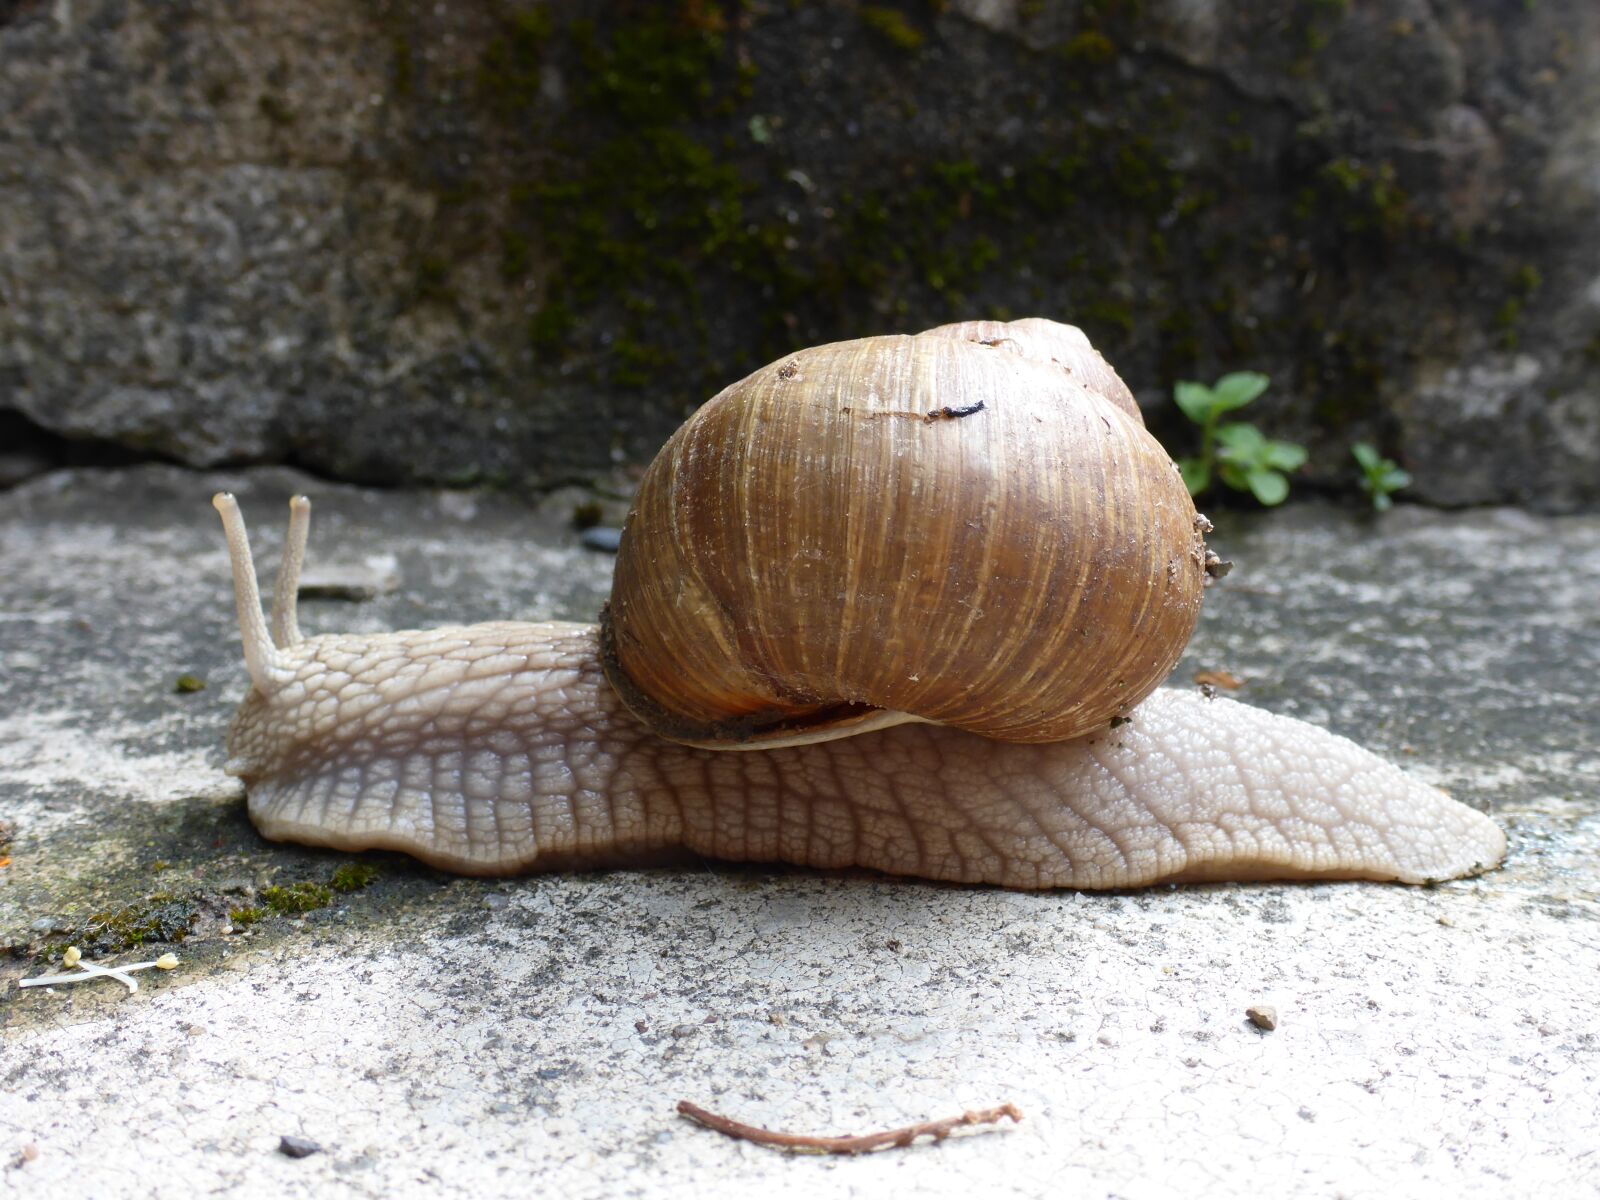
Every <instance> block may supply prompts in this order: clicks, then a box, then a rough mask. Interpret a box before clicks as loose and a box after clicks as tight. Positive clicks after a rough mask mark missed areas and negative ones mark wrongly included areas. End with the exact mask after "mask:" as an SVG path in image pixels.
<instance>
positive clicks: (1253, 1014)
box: [1244, 1004, 1278, 1032]
mask: <svg viewBox="0 0 1600 1200" xmlns="http://www.w3.org/2000/svg"><path fill="white" fill-rule="evenodd" d="M1244 1015H1245V1016H1247V1017H1249V1018H1250V1024H1252V1025H1254V1026H1255V1027H1256V1028H1257V1029H1265V1030H1267V1031H1268V1032H1271V1031H1272V1030H1274V1029H1276V1028H1277V1027H1278V1010H1277V1009H1275V1008H1273V1007H1272V1006H1271V1005H1270V1004H1252V1005H1251V1006H1250V1007H1249V1008H1247V1009H1245V1010H1244Z"/></svg>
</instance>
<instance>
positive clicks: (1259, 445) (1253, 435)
mask: <svg viewBox="0 0 1600 1200" xmlns="http://www.w3.org/2000/svg"><path fill="white" fill-rule="evenodd" d="M1217 444H1218V445H1219V446H1221V447H1222V456H1223V457H1224V458H1226V459H1228V460H1229V461H1231V462H1236V463H1238V464H1239V465H1240V466H1254V465H1264V464H1263V463H1262V455H1263V454H1265V453H1266V449H1267V439H1266V438H1265V437H1263V436H1262V434H1261V431H1260V430H1259V429H1257V428H1256V427H1255V426H1254V425H1251V424H1250V423H1249V422H1247V421H1235V422H1232V423H1231V424H1228V425H1224V426H1222V427H1221V428H1220V429H1218V430H1217Z"/></svg>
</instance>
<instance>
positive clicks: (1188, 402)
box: [1172, 379, 1216, 425]
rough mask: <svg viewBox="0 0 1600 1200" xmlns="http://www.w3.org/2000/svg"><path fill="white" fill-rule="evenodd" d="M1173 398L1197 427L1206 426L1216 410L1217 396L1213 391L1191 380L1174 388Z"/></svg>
mask: <svg viewBox="0 0 1600 1200" xmlns="http://www.w3.org/2000/svg"><path fill="white" fill-rule="evenodd" d="M1172 398H1173V399H1174V400H1176V401H1177V402H1178V407H1179V408H1181V409H1182V410H1183V415H1184V416H1186V417H1188V418H1189V420H1191V421H1193V422H1194V423H1195V424H1196V425H1204V424H1205V423H1206V421H1208V420H1209V419H1210V417H1211V413H1212V410H1213V409H1215V408H1216V396H1215V394H1214V393H1213V392H1212V391H1211V389H1210V388H1208V387H1207V386H1206V385H1205V384H1203V383H1195V382H1194V381H1193V380H1189V379H1184V380H1180V381H1179V382H1178V383H1177V384H1175V385H1174V386H1173V389H1172Z"/></svg>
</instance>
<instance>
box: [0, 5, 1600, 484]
mask: <svg viewBox="0 0 1600 1200" xmlns="http://www.w3.org/2000/svg"><path fill="white" fill-rule="evenodd" d="M596 13H603V14H604V16H605V19H604V20H603V21H596V20H595V19H594V15H595V14H596ZM0 111H3V112H4V113H6V114H7V116H6V119H5V120H4V121H3V122H0V431H11V436H12V437H13V438H14V439H16V438H22V437H27V438H31V439H32V440H33V442H34V443H35V444H36V445H37V446H39V447H43V449H42V450H41V451H40V454H39V457H41V458H42V459H44V460H49V459H50V458H51V457H52V456H54V457H60V456H62V455H64V454H68V453H70V452H71V451H72V447H73V446H75V445H78V444H80V443H83V442H85V441H87V442H89V443H92V444H98V445H101V446H114V447H117V448H119V452H120V453H122V454H133V455H137V456H150V457H162V458H170V459H175V460H179V461H183V462H187V463H192V464H196V465H204V464H216V463H221V462H258V461H278V462H291V463H295V464H298V465H301V466H303V467H306V468H308V469H311V470H314V471H317V472H320V473H324V474H327V475H332V476H338V477H342V478H352V479H360V480H365V481H377V482H444V483H468V482H501V483H506V484H510V485H516V486H531V487H541V486H547V485H549V484H552V483H555V482H559V481H561V480H564V479H571V478H575V477H582V476H585V475H588V474H591V473H594V472H597V471H601V470H604V469H606V468H608V467H609V466H611V465H612V464H614V463H615V462H618V461H636V460H641V459H643V458H646V457H648V455H649V454H650V453H651V452H652V451H653V450H654V448H655V446H656V445H657V444H658V443H659V441H660V439H661V438H662V437H663V436H664V435H665V433H666V432H668V431H669V430H670V429H671V428H672V427H673V425H675V424H676V422H677V421H678V420H679V419H680V418H681V417H682V415H683V413H684V412H685V411H687V410H688V409H690V408H692V407H693V406H694V405H695V404H696V403H698V402H699V401H700V400H702V399H704V398H705V397H706V396H708V395H709V394H711V392H713V391H714V390H715V389H716V388H717V387H718V386H720V385H721V384H722V383H724V382H727V381H728V380H730V379H733V378H736V377H737V376H738V375H740V374H742V373H744V372H745V371H747V370H749V369H752V368H753V367H755V366H758V365H760V363H762V362H763V361H766V360H767V359H769V358H772V357H775V356H777V355H778V354H781V353H783V352H784V351H785V350H787V349H790V348H792V347H794V346H795V345H797V344H805V343H811V342H817V341H824V340H829V339H833V338H838V337H848V336H855V335H858V334H861V333H866V332H884V331H891V330H910V329H916V328H921V327H925V326H928V325H932V324H936V323H939V322H942V321H946V320H951V319H956V318H961V317H968V316H991V315H993V316H1007V315H1011V316H1021V315H1030V314H1043V315H1050V316H1054V317H1058V318H1061V319H1066V320H1071V321H1074V322H1075V323H1078V324H1081V325H1083V326H1084V327H1085V328H1086V329H1087V330H1088V331H1089V332H1090V334H1091V336H1092V337H1093V338H1094V339H1095V341H1096V343H1097V344H1098V345H1100V346H1101V347H1102V348H1103V349H1104V350H1105V352H1106V353H1107V355H1108V356H1109V357H1110V358H1111V359H1112V361H1113V362H1115V363H1116V364H1117V365H1118V367H1119V368H1120V369H1121V370H1122V373H1123V374H1124V376H1125V377H1127V379H1128V380H1129V382H1130V384H1131V385H1132V386H1133V387H1134V388H1135V390H1136V391H1137V392H1138V393H1139V395H1140V400H1141V403H1142V404H1144V405H1145V407H1146V410H1147V415H1148V417H1149V419H1150V421H1151V423H1152V425H1153V426H1154V427H1155V428H1156V430H1157V431H1158V433H1160V434H1161V435H1162V436H1163V438H1164V439H1165V440H1166V441H1167V443H1168V445H1169V447H1171V448H1172V449H1173V450H1174V452H1180V453H1181V452H1183V451H1184V450H1186V449H1187V448H1188V446H1187V444H1186V441H1185V439H1186V437H1187V435H1188V431H1187V430H1186V429H1184V428H1183V427H1182V425H1181V422H1180V421H1179V420H1178V419H1177V417H1176V413H1175V410H1174V409H1173V408H1172V406H1171V404H1170V402H1169V400H1168V396H1169V394H1170V387H1171V384H1172V382H1173V381H1174V380H1176V379H1180V378H1210V377H1213V376H1215V375H1216V374H1219V373H1221V372H1224V371H1228V370H1236V369H1256V370H1262V371H1265V372H1267V373H1268V374H1270V375H1271V376H1272V377H1273V381H1274V384H1273V388H1272V390H1271V391H1270V392H1269V393H1268V395H1267V397H1265V398H1264V399H1263V400H1262V401H1260V402H1259V403H1258V405H1257V407H1256V409H1255V410H1253V414H1252V415H1253V418H1254V419H1255V420H1256V421H1257V422H1258V423H1259V424H1260V425H1261V426H1262V427H1263V428H1264V429H1266V430H1268V431H1269V432H1271V433H1273V434H1274V435H1276V436H1280V437H1288V438H1292V439H1295V440H1299V441H1301V442H1303V443H1305V444H1306V445H1307V446H1308V447H1309V448H1310V449H1311V452H1312V460H1311V463H1310V465H1309V466H1308V467H1307V468H1306V470H1305V471H1303V472H1302V473H1301V476H1300V478H1299V480H1298V481H1297V486H1298V487H1300V488H1301V489H1302V490H1307V489H1315V488H1319V487H1321V488H1334V489H1346V490H1348V489H1350V488H1351V486H1352V483H1353V473H1352V469H1351V465H1350V459H1349V452H1348V447H1349V445H1350V443H1351V442H1352V441H1355V440H1358V439H1366V440H1371V441H1375V442H1377V443H1378V444H1379V445H1380V446H1382V447H1383V448H1384V449H1385V451H1386V452H1387V453H1390V454H1392V455H1393V456H1395V457H1396V458H1398V459H1400V460H1401V461H1402V462H1403V463H1404V464H1405V465H1406V466H1408V467H1409V468H1410V470H1411V471H1412V473H1413V474H1414V476H1415V479H1416V483H1415V486H1414V488H1413V490H1412V493H1411V494H1412V495H1413V496H1415V497H1417V498H1420V499H1425V500H1429V501H1433V502H1436V503H1441V504H1470V503H1482V502H1500V501H1512V502H1519V503H1525V504H1531V505H1533V506H1536V507H1541V508H1548V509H1565V508H1573V507H1578V506H1582V505H1586V504H1593V503H1594V502H1595V501H1596V500H1597V499H1600V169H1597V167H1596V165H1595V164H1596V163H1597V162H1600V9H1597V8H1596V6H1595V5H1594V4H1592V3H1591V2H1590V0H1540V2H1539V3H1537V4H1530V3H1522V2H1520V0H1434V2H1432V3H1429V2H1427V0H1392V2H1390V3H1385V4H1381V5H1380V4H1356V3H1350V2H1348V0H1290V2H1279V0H1143V2H1135V0H1095V2H1071V0H1063V2H1048V0H1046V2H1039V0H1033V2H1027V0H950V2H949V3H913V2H909V0H907V2H904V3H899V4H894V5H889V4H883V5H867V4H861V5H857V4H846V3H817V4H787V3H779V2H777V0H754V2H752V3H747V4H739V5H736V4H731V3H728V4H722V3H714V2H712V0H676V2H674V3H650V4H645V3H622V2H619V3H613V4H609V5H606V6H604V7H603V8H600V7H597V6H593V5H588V4H581V3H577V2H575V0H551V2H549V3H546V4H535V3H516V4H513V3H496V2H493V0H463V2H462V3H458V4H445V5H440V4H434V3H431V2H430V3H420V2H410V0H390V2H384V0H275V2H274V3H265V2H262V0H232V2H228V3H224V2H221V0H218V2H216V3H210V4H202V3H183V2H162V3H157V2H154V0H54V2H53V3H52V2H46V0H38V2H32V0H0ZM8 412H9V413H11V414H14V415H13V416H12V417H10V418H9V419H7V418H6V416H5V414H7V413H8ZM18 430H21V431H22V432H21V433H18V432H17V431H18ZM3 452H4V448H3V447H0V454H3Z"/></svg>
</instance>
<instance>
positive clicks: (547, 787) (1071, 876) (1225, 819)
mask: <svg viewBox="0 0 1600 1200" xmlns="http://www.w3.org/2000/svg"><path fill="white" fill-rule="evenodd" d="M251 582H252V585H253V580H252V581H251ZM252 590H253V588H252ZM241 611H243V609H242V607H241ZM257 611H259V610H257ZM248 638H249V634H248V632H247V643H248ZM595 638H596V634H595V629H594V627H593V626H587V625H573V624H560V623H551V624H521V623H495V624H486V625H476V626H471V627H468V628H455V629H441V630H432V631H426V632H411V633H392V634H383V635H377V636H339V635H330V636H323V637H315V638H310V639H305V640H296V639H293V638H291V639H287V640H289V641H291V642H292V644H289V645H285V646H281V647H279V648H277V649H275V650H272V651H270V653H269V654H268V655H267V656H266V657H265V659H264V660H263V661H260V662H258V663H256V664H253V666H252V675H253V676H255V677H256V687H255V688H254V689H253V690H252V692H251V694H250V696H249V697H248V699H247V700H246V701H245V704H244V706H243V707H242V708H241V710H240V713H239V716H238V718H237V719H236V721H235V724H234V728H233V731H232V733H231V735H230V739H229V762H228V770H229V771H230V772H232V773H234V774H236V775H239V776H240V777H241V778H243V780H244V781H245V783H246V786H247V789H248V792H249V798H250V814H251V817H252V819H253V820H254V821H255V823H256V825H257V826H258V827H259V828H260V829H261V831H262V833H264V834H265V835H266V836H268V837H271V838H279V839H287V840H293V841H300V842H308V843H312V844H315V845H323V846H330V847H335V848H338V849H345V850H359V849H367V848H384V849H392V850H400V851H404V852H405V853H408V854H412V855H415V856H416V857H417V858H419V859H422V860H423V861H425V862H428V863H431V864H434V865H436V866H440V867H444V868H447V869H450V870H455V871H461V872H468V873H473V874H503V873H512V872H518V871H527V870H538V869H544V868H556V867H570V866H584V865H639V864H647V863H657V862H662V861H668V860H672V859H676V858H682V857H684V856H688V855H704V856H708V857H713V858H722V859H736V860H746V861H757V862H788V863H795V864H800V865H803V866H811V867H823V868H839V867H851V866H855V867H868V868H873V869H877V870H881V871H887V872H891V873H895V874H901V875H914V876H920V877H924V878H929V879H941V880H952V881H959V882H965V883H990V884H1000V885H1003V886H1007V887H1016V888H1050V887H1073V888H1111V887H1132V886H1139V885H1144V884H1151V883H1157V882H1162V881H1172V882H1179V881H1195V880H1244V879H1285V878H1359V879H1378V880H1400V881H1403V882H1407V883H1422V882H1427V881H1430V880H1436V879H1445V878H1451V877H1456V876H1460V875H1466V874H1472V873H1474V872H1477V871H1480V870H1484V869H1486V868H1488V867H1490V866H1493V865H1494V864H1496V863H1497V862H1499V860H1500V858H1501V857H1502V856H1503V854H1504V852H1505V836H1504V834H1503V833H1502V832H1501V830H1500V829H1499V827H1498V826H1496V825H1495V824H1494V823H1493V822H1492V821H1490V820H1489V819H1488V818H1487V817H1485V816H1483V815H1482V814H1481V813H1478V812H1476V811H1474V810H1472V809H1470V808H1467V807H1466V806H1464V805H1461V804H1459V803H1457V802H1455V801H1453V800H1451V799H1450V798H1449V797H1447V796H1445V795H1444V794H1443V793H1442V792H1440V791H1438V790H1436V789H1434V788H1431V787H1428V786H1427V785H1424V784H1422V783H1419V782H1417V781H1415V780H1413V779H1410V778H1409V777H1407V776H1406V775H1405V774H1404V773H1403V772H1401V771H1400V770H1398V769H1397V768H1395V767H1393V766H1391V765H1390V764H1388V763H1386V762H1384V761H1383V760H1381V759H1379V758H1377V757H1376V756H1374V755H1372V754H1370V753H1368V752H1367V751H1365V750H1362V749H1360V748H1359V747H1357V746H1355V745H1354V744H1353V743H1351V742H1349V741H1347V740H1345V739H1343V738H1340V737H1337V736H1335V735H1333V734H1331V733H1328V732H1326V731H1324V730H1321V729H1317V728H1315V727H1313V726H1310V725H1306V724H1304V723H1303V722H1299V721H1294V720H1291V719H1288V718H1284V717H1279V716H1275V715H1272V714H1270V713H1266V712H1262V711H1260V710H1257V709H1252V708H1249V707H1247V706H1245V705H1241V704H1236V703H1234V702H1232V701H1228V700H1221V699H1209V700H1208V699H1205V698H1203V697H1202V696H1200V695H1198V694H1195V693H1180V692H1177V691H1174V690H1162V691H1158V692H1157V693H1156V694H1155V695H1153V696H1152V697H1150V698H1149V699H1148V700H1146V701H1145V702H1144V703H1143V704H1141V705H1140V706H1139V707H1137V708H1136V709H1134V710H1133V711H1132V712H1131V714H1130V719H1129V721H1128V722H1127V723H1126V724H1120V725H1118V726H1117V727H1116V728H1108V729H1107V730H1105V731H1104V732H1102V733H1097V734H1094V735H1091V736H1088V737H1084V738H1079V739H1077V740H1074V741H1069V742H1059V743H1051V744H1039V745H1020V744H1014V743H1002V742H992V741H988V740H985V739H982V738H979V737H976V736H974V735H971V734H965V733H961V732H958V731H955V730H951V729H946V728H942V727H938V726H932V725H905V726H900V727H898V728H894V729H888V730H883V731H880V732H877V733H871V734H865V735H862V736H860V737H856V738H849V739H845V740H841V741H833V742H825V743H820V744H817V745H811V746H796V747H789V748H785V749H776V750H767V751H752V752H712V751H703V750H695V749H691V748H688V747H684V746H680V745H677V744H674V743H671V742H667V741H663V740H661V739H660V738H657V737H656V736H655V735H653V734H652V733H650V732H649V731H648V730H647V729H646V728H645V727H644V726H642V725H641V724H639V722H638V721H637V720H636V719H635V718H634V717H633V716H632V715H631V714H630V713H628V712H627V711H626V709H624V708H623V706H622V705H621V703H620V702H619V701H618V700H617V699H616V697H615V696H614V694H613V693H612V692H611V690H610V688H609V687H608V685H607V684H606V682H605V679H604V677H603V675H602V673H601V670H600V666H599V662H598V658H597V651H596V642H595Z"/></svg>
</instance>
